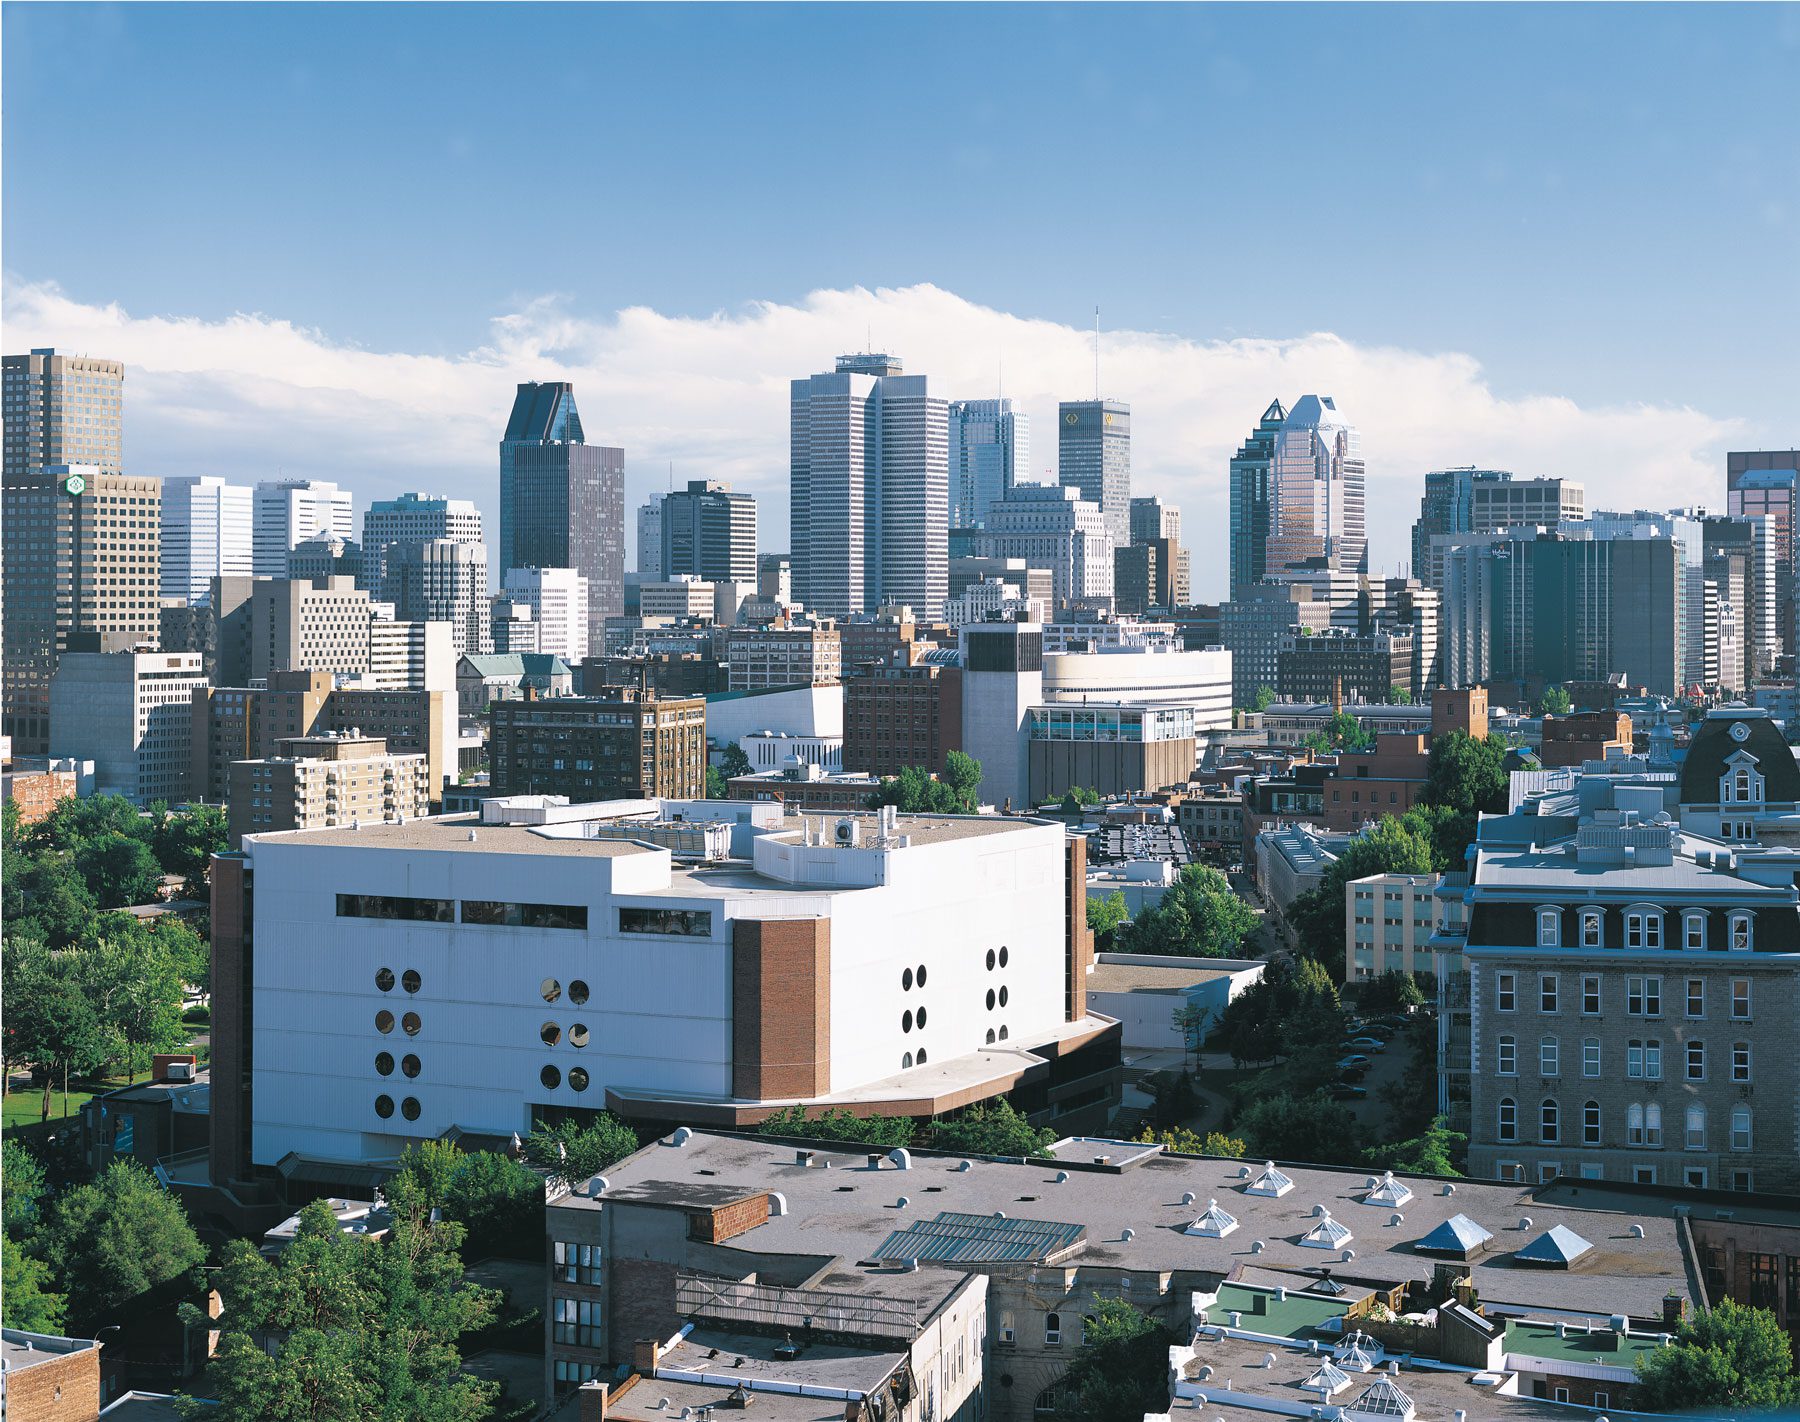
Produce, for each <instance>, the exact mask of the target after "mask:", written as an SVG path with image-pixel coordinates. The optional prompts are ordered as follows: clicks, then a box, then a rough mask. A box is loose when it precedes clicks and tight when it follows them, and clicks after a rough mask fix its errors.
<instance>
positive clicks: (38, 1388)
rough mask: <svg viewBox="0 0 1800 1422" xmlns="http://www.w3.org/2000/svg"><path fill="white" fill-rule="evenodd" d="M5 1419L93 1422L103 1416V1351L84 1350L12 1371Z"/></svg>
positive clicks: (7, 1388)
mask: <svg viewBox="0 0 1800 1422" xmlns="http://www.w3.org/2000/svg"><path fill="white" fill-rule="evenodd" d="M6 1415H7V1416H8V1417H9V1418H16V1419H18V1422H94V1419H95V1418H96V1417H98V1416H99V1415H100V1350H99V1349H98V1348H83V1349H81V1351H79V1352H76V1353H66V1354H64V1355H63V1356H62V1357H59V1358H46V1359H45V1360H44V1361H43V1362H41V1363H33V1364H32V1365H31V1366H30V1367H28V1368H19V1369H9V1370H8V1371H7V1374H6Z"/></svg>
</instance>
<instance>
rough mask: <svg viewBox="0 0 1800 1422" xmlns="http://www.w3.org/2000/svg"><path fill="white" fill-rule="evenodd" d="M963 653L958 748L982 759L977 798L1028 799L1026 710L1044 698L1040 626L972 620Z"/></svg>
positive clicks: (1017, 802)
mask: <svg viewBox="0 0 1800 1422" xmlns="http://www.w3.org/2000/svg"><path fill="white" fill-rule="evenodd" d="M957 647H958V650H959V651H960V652H961V653H962V667H963V679H962V748H963V750H964V752H966V753H967V754H969V755H972V756H973V757H975V759H976V760H978V761H980V762H981V788H980V789H979V790H978V791H977V794H978V796H979V798H980V802H981V803H982V804H984V805H994V806H996V807H999V808H1004V807H1005V806H1006V805H1007V804H1008V803H1009V802H1010V803H1011V804H1012V805H1013V806H1014V807H1015V808H1023V807H1024V806H1026V805H1029V804H1030V803H1031V708H1032V707H1033V706H1036V705H1037V704H1039V703H1040V702H1041V701H1043V699H1044V696H1043V687H1044V629H1043V626H1042V625H1041V624H1039V623H1036V622H978V623H977V622H972V623H968V624H965V625H964V626H963V628H962V629H961V631H960V632H959V634H958V637H957Z"/></svg>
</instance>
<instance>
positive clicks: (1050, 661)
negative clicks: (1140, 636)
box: [1043, 643, 1231, 733]
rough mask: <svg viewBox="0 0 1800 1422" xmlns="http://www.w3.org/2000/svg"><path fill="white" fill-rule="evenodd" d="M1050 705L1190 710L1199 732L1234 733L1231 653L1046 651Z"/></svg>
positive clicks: (1153, 647)
mask: <svg viewBox="0 0 1800 1422" xmlns="http://www.w3.org/2000/svg"><path fill="white" fill-rule="evenodd" d="M1043 686H1044V696H1043V699H1044V700H1045V701H1051V702H1056V701H1063V702H1068V701H1077V702H1078V701H1087V700H1095V701H1107V702H1118V703H1121V704H1125V705H1133V706H1189V707H1192V708H1193V712H1194V730H1195V732H1196V733H1204V732H1207V731H1228V730H1230V729H1231V653H1230V652H1227V651H1225V650H1224V649H1223V648H1220V647H1214V648H1211V649H1209V650H1207V651H1203V652H1190V651H1186V650H1184V649H1181V648H1179V647H1175V646H1170V645H1168V644H1164V643H1147V644H1145V645H1143V646H1136V647H1134V646H1128V645H1113V646H1103V647H1100V648H1097V649H1096V650H1094V651H1089V652H1045V654H1044V680H1043Z"/></svg>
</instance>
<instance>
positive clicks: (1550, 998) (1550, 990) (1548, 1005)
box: [1538, 973, 1558, 1012]
mask: <svg viewBox="0 0 1800 1422" xmlns="http://www.w3.org/2000/svg"><path fill="white" fill-rule="evenodd" d="M1557 981H1558V980H1557V976H1556V974H1555V973H1539V974H1538V1011H1539V1012H1555V1011H1556V991H1557Z"/></svg>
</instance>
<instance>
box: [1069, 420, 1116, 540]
mask: <svg viewBox="0 0 1800 1422" xmlns="http://www.w3.org/2000/svg"><path fill="white" fill-rule="evenodd" d="M1056 469H1057V480H1058V482H1059V483H1061V484H1062V485H1063V487H1064V488H1067V489H1076V490H1079V491H1080V494H1081V497H1082V498H1084V499H1086V500H1087V501H1088V502H1089V503H1090V504H1092V505H1093V506H1094V507H1095V508H1097V509H1099V510H1100V514H1101V517H1102V518H1104V519H1105V520H1106V533H1107V536H1108V537H1109V538H1111V539H1112V541H1113V547H1115V548H1120V547H1123V546H1124V545H1125V544H1127V543H1129V542H1131V406H1129V405H1127V404H1125V403H1124V402H1123V401H1120V400H1064V401H1063V402H1062V404H1061V405H1059V406H1058V407H1057V410H1056Z"/></svg>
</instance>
